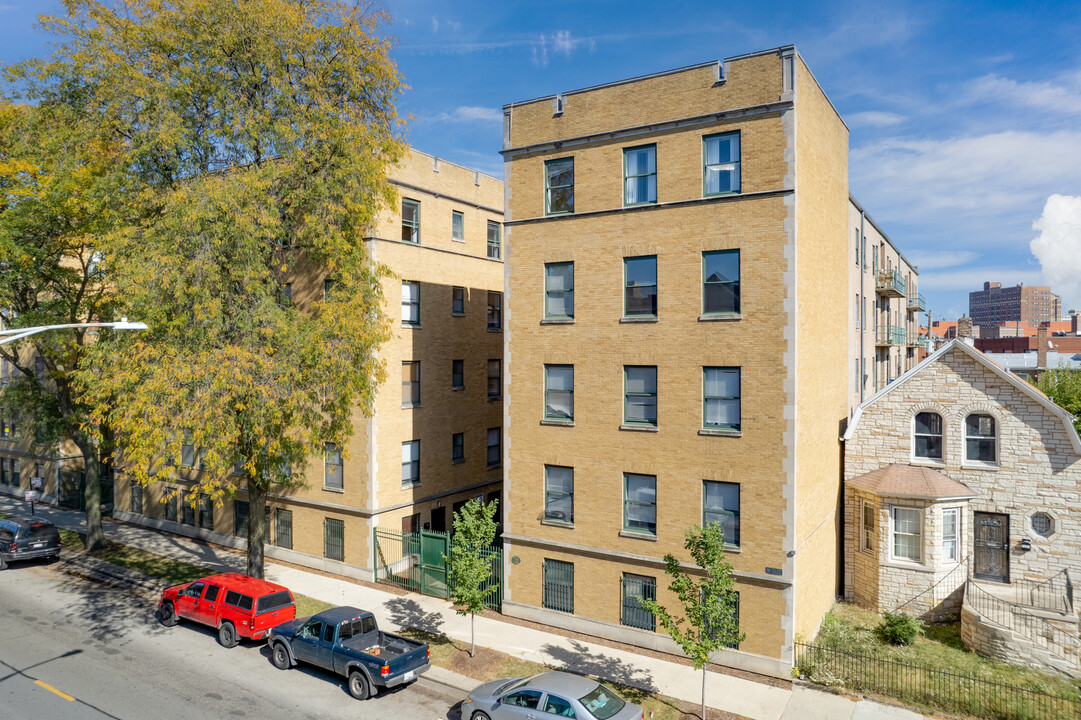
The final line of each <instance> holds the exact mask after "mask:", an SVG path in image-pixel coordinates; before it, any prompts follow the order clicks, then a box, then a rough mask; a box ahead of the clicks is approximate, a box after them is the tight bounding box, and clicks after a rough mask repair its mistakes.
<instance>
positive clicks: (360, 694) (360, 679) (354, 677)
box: [349, 670, 370, 700]
mask: <svg viewBox="0 0 1081 720" xmlns="http://www.w3.org/2000/svg"><path fill="white" fill-rule="evenodd" d="M349 694H350V695H352V696H353V697H355V698H356V699H357V700H367V699H368V695H369V694H370V690H369V688H368V679H367V678H366V677H364V673H362V672H360V671H359V670H354V671H353V672H351V673H349Z"/></svg>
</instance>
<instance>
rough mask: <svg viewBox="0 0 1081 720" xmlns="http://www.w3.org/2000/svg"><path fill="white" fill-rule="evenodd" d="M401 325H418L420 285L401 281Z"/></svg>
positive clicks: (409, 281)
mask: <svg viewBox="0 0 1081 720" xmlns="http://www.w3.org/2000/svg"><path fill="white" fill-rule="evenodd" d="M402 325H420V283H418V282H413V281H411V280H402Z"/></svg>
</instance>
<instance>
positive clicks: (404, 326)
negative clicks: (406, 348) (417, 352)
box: [402, 323, 424, 330]
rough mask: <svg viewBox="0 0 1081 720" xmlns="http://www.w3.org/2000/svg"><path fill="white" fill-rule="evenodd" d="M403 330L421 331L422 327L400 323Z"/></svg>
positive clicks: (418, 324) (416, 324)
mask: <svg viewBox="0 0 1081 720" xmlns="http://www.w3.org/2000/svg"><path fill="white" fill-rule="evenodd" d="M402 328H403V329H408V330H423V329H424V327H423V326H422V325H421V324H420V323H402Z"/></svg>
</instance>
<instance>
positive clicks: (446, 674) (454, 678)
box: [420, 665, 482, 696]
mask: <svg viewBox="0 0 1081 720" xmlns="http://www.w3.org/2000/svg"><path fill="white" fill-rule="evenodd" d="M420 679H421V680H427V681H428V682H430V683H432V684H434V685H441V686H443V687H444V688H447V689H448V690H453V691H454V694H461V695H463V696H464V695H467V694H469V693H470V692H472V691H473V689H474V688H475V687H477V686H478V685H480V684H481V682H482V681H480V680H475V679H474V678H471V677H468V676H466V675H460V674H459V673H456V672H454V671H453V670H447V669H446V668H441V667H439V666H438V665H432V666H431V667H430V668H428V671H427V672H426V673H424V674H423V675H421V676H420Z"/></svg>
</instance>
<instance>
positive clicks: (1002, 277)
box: [919, 266, 1043, 293]
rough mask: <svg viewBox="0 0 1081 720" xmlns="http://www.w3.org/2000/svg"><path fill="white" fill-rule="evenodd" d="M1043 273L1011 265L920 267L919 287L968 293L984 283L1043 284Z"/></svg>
mask: <svg viewBox="0 0 1081 720" xmlns="http://www.w3.org/2000/svg"><path fill="white" fill-rule="evenodd" d="M1042 279H1043V274H1042V273H1041V272H1040V271H1039V270H1037V269H1035V268H1032V269H1024V268H1017V267H1010V266H984V267H972V266H968V267H964V268H956V269H952V270H941V271H932V272H926V273H925V272H923V269H922V268H921V269H920V279H919V288H920V291H921V292H926V291H927V290H963V291H964V292H966V293H969V292H972V291H973V290H982V289H983V284H984V283H985V282H987V281H988V280H990V281H991V282H1000V283H1002V285H1003V287H1013V286H1014V285H1017V284H1018V283H1023V284H1025V285H1041V284H1043V283H1042V282H1041V280H1042Z"/></svg>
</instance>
